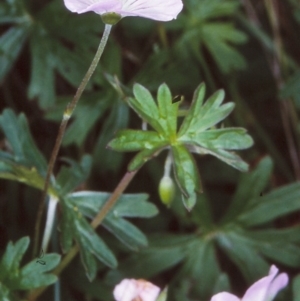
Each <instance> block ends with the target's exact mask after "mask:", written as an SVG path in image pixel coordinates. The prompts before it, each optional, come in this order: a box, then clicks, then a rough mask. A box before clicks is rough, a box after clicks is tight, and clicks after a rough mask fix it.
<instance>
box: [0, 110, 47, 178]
mask: <svg viewBox="0 0 300 301" xmlns="http://www.w3.org/2000/svg"><path fill="white" fill-rule="evenodd" d="M0 126H1V128H2V130H3V132H4V134H5V136H6V138H7V140H8V142H9V143H10V146H11V148H12V150H13V152H14V161H15V162H16V163H21V164H24V165H25V166H27V167H29V168H32V167H35V168H36V169H37V171H38V172H39V173H40V174H41V175H42V176H44V175H45V174H46V170H47V162H46V160H45V158H44V156H43V155H42V154H41V152H40V151H39V149H38V148H37V147H36V145H35V143H34V140H33V138H32V136H31V133H30V129H29V126H28V123H27V120H26V117H25V116H24V114H20V115H19V116H16V115H15V113H14V112H13V111H12V110H10V109H5V110H4V111H3V112H2V115H0Z"/></svg>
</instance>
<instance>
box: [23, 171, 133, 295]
mask: <svg viewBox="0 0 300 301" xmlns="http://www.w3.org/2000/svg"><path fill="white" fill-rule="evenodd" d="M137 172H138V170H135V171H132V172H127V173H126V174H125V175H124V177H123V178H122V180H121V181H120V182H119V184H118V186H117V187H116V189H115V190H114V192H113V193H112V194H111V196H110V198H109V199H108V200H107V202H106V203H105V204H104V206H103V207H102V208H101V210H100V211H99V213H98V214H97V215H96V217H95V218H94V219H93V220H92V222H91V226H92V227H93V228H94V229H96V228H97V227H98V226H99V225H100V224H101V223H102V221H103V220H104V218H105V216H106V215H107V213H108V212H109V211H110V209H111V208H112V207H113V206H114V205H115V204H116V202H117V200H118V199H119V197H120V196H121V195H122V193H123V192H124V190H125V189H126V188H127V186H128V185H129V183H130V182H131V181H132V179H133V178H134V176H135V175H136V173H137ZM78 250H79V248H78V246H77V245H75V246H74V247H73V248H71V250H70V251H69V252H68V253H67V255H66V256H65V257H64V258H63V260H62V261H61V263H60V264H59V266H58V267H57V268H56V269H54V270H53V272H52V273H53V274H54V275H59V274H60V273H61V272H62V271H63V270H64V269H65V268H66V267H67V266H68V265H69V263H70V262H71V261H72V260H73V258H74V257H75V256H76V255H77V253H78ZM46 288H47V287H40V288H38V289H35V290H33V291H31V292H30V293H29V295H28V297H27V300H28V301H35V300H36V298H37V297H38V296H40V295H41V294H42V293H43V292H44V290H45V289H46Z"/></svg>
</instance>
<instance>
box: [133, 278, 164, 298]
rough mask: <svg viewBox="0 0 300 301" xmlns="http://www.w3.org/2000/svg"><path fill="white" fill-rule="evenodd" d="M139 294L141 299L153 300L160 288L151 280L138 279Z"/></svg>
mask: <svg viewBox="0 0 300 301" xmlns="http://www.w3.org/2000/svg"><path fill="white" fill-rule="evenodd" d="M137 282H139V296H140V298H141V300H142V301H155V300H156V299H157V297H158V295H159V292H160V288H159V287H158V286H156V285H154V284H152V283H151V282H147V281H144V280H138V281H137Z"/></svg>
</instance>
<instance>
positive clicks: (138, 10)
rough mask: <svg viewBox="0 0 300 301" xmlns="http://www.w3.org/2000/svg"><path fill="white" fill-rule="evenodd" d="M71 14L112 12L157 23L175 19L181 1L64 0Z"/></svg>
mask: <svg viewBox="0 0 300 301" xmlns="http://www.w3.org/2000/svg"><path fill="white" fill-rule="evenodd" d="M64 2H65V6H66V7H67V8H68V9H69V10H70V11H72V12H76V13H79V14H81V13H85V12H88V11H94V12H95V13H97V14H100V15H102V14H104V13H108V12H114V13H117V14H119V15H121V16H122V17H128V16H136V17H144V18H149V19H153V20H157V21H170V20H172V19H175V18H176V17H177V15H178V14H179V13H180V11H181V10H182V8H183V4H182V1H181V0H64Z"/></svg>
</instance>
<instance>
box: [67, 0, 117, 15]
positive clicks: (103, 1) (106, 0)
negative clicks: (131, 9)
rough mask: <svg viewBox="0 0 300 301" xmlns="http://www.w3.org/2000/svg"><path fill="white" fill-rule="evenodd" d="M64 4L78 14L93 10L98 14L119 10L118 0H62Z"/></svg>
mask: <svg viewBox="0 0 300 301" xmlns="http://www.w3.org/2000/svg"><path fill="white" fill-rule="evenodd" d="M64 2H65V6H66V7H67V9H69V10H70V11H72V12H76V13H78V14H81V13H85V12H88V11H94V12H96V13H98V14H104V13H106V12H113V11H115V10H120V8H121V2H120V0H64Z"/></svg>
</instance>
